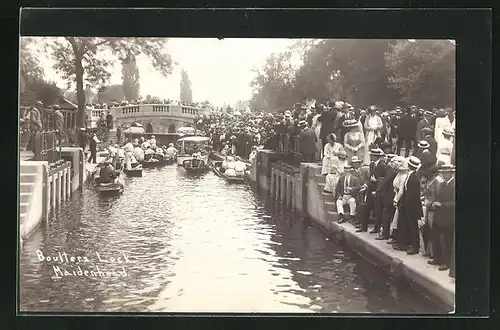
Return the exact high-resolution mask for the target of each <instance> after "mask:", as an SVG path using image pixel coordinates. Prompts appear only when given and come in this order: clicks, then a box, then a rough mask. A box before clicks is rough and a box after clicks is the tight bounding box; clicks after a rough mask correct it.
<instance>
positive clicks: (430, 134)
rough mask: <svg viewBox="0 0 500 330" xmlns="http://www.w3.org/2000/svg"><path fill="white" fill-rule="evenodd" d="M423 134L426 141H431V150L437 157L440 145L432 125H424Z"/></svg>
mask: <svg viewBox="0 0 500 330" xmlns="http://www.w3.org/2000/svg"><path fill="white" fill-rule="evenodd" d="M422 136H423V137H424V141H426V142H427V143H429V152H430V153H431V154H432V155H433V156H434V157H436V155H437V148H438V145H437V142H436V140H435V139H434V130H433V129H432V128H431V127H424V128H423V129H422Z"/></svg>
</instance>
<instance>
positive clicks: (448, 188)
mask: <svg viewBox="0 0 500 330" xmlns="http://www.w3.org/2000/svg"><path fill="white" fill-rule="evenodd" d="M435 201H436V202H440V203H441V206H440V207H436V208H434V222H435V223H436V225H438V226H441V227H447V226H453V225H454V224H455V178H453V179H451V181H450V183H448V184H447V183H446V182H443V183H442V184H441V187H440V189H439V193H438V195H437V197H436V200H435Z"/></svg>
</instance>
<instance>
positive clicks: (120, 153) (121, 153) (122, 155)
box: [117, 148, 125, 158]
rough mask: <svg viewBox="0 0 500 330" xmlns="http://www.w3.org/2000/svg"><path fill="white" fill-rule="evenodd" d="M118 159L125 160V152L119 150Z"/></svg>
mask: <svg viewBox="0 0 500 330" xmlns="http://www.w3.org/2000/svg"><path fill="white" fill-rule="evenodd" d="M117 152H118V157H120V158H125V151H124V150H123V149H122V148H119V149H118V151H117Z"/></svg>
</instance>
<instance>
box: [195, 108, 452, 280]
mask: <svg viewBox="0 0 500 330" xmlns="http://www.w3.org/2000/svg"><path fill="white" fill-rule="evenodd" d="M196 125H197V128H198V129H199V130H201V131H203V132H205V133H206V135H207V136H210V137H211V139H212V142H213V147H214V149H215V150H216V151H220V152H221V153H222V154H223V155H237V156H239V157H245V158H247V157H248V159H249V160H250V161H254V159H255V156H256V153H257V149H258V148H261V147H264V148H266V149H274V150H280V151H292V152H297V153H300V154H301V155H302V161H303V162H320V163H321V165H322V175H324V177H325V186H324V193H325V194H332V195H334V198H335V201H336V207H337V212H338V214H339V220H338V221H339V222H340V223H344V222H349V223H352V224H353V225H354V226H356V228H357V229H356V231H357V232H366V231H368V223H369V222H370V221H373V222H374V223H375V226H374V228H373V230H371V231H370V233H372V234H375V235H376V236H375V239H376V240H385V241H387V243H388V244H391V245H392V247H393V248H394V249H395V250H401V251H405V252H406V253H407V254H409V255H414V254H418V253H422V254H423V255H424V256H425V257H428V258H430V259H429V260H428V263H429V264H431V265H437V266H438V269H439V270H442V271H445V270H448V269H449V270H450V272H449V274H450V277H454V239H453V237H454V222H455V220H454V217H455V216H454V212H455V211H454V209H455V184H454V171H455V167H454V164H455V159H454V158H455V143H454V136H455V113H454V110H453V109H439V110H438V109H432V110H431V111H429V110H424V109H420V108H418V107H416V106H413V105H412V106H409V107H407V108H406V109H402V108H401V107H395V108H394V109H393V110H389V111H387V110H383V109H380V108H378V107H376V106H370V107H368V109H366V110H362V109H354V107H353V106H352V105H351V104H349V103H347V102H339V101H337V102H331V103H329V104H327V105H318V106H316V105H314V104H313V105H312V106H310V105H309V106H306V105H296V106H295V107H294V108H293V109H291V110H284V111H278V112H276V113H263V112H261V113H243V114H241V113H227V112H214V113H210V114H205V115H202V116H200V117H199V118H197V120H196ZM247 155H248V156H247ZM347 206H348V207H349V210H348V211H346V207H347ZM421 238H422V241H423V245H424V246H423V247H422V249H421V246H420V242H421Z"/></svg>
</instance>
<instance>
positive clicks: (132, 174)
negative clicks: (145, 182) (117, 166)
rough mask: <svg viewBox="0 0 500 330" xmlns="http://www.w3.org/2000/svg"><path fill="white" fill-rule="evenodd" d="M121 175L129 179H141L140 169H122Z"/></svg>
mask: <svg viewBox="0 0 500 330" xmlns="http://www.w3.org/2000/svg"><path fill="white" fill-rule="evenodd" d="M123 173H125V174H126V175H127V176H130V177H141V176H142V167H141V168H137V167H136V168H133V169H131V170H127V169H123Z"/></svg>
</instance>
